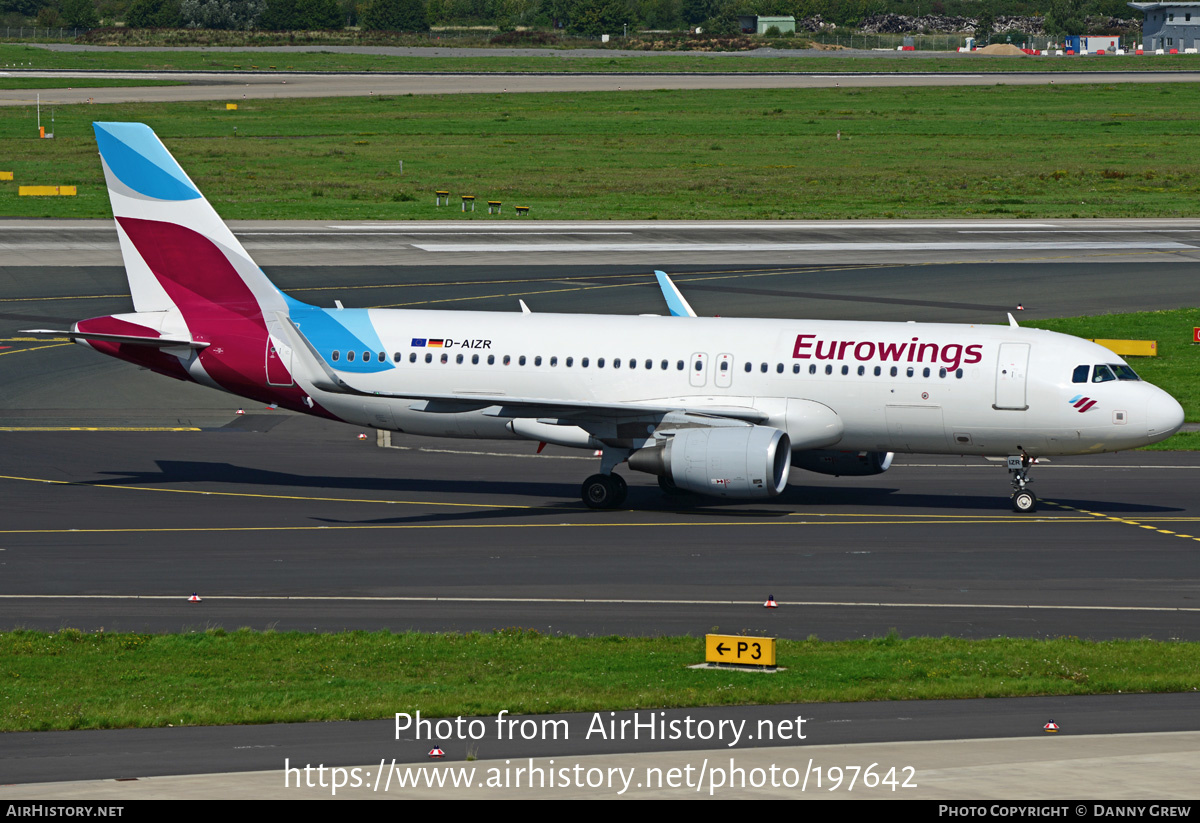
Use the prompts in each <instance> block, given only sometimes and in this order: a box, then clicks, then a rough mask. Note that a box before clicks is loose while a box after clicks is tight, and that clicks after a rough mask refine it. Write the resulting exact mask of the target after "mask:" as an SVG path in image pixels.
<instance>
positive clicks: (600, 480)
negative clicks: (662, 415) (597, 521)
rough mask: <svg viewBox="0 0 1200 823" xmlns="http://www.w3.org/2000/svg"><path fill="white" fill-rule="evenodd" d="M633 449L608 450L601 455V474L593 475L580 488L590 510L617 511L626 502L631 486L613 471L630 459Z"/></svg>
mask: <svg viewBox="0 0 1200 823" xmlns="http://www.w3.org/2000/svg"><path fill="white" fill-rule="evenodd" d="M631 453H632V450H631V449H620V448H606V449H604V451H603V452H602V453H601V455H600V474H593V475H592V476H591V477H589V478H588V479H587V480H584V481H583V485H582V486H580V487H579V495H580V497H582V498H583V504H584V505H585V506H587V507H588V508H589V509H615V508H617V507H619V506H620V505H621V504H622V503H624V502H625V495H626V494H628V493H629V486H628V484H626V483H625V478H624V477H621V475H619V474H617V473H616V472H614V471H613V469H615V468H616V467H617V466H618V465H620V464H621V463H624V462H625V461H626V460H628V459H629V455H630V454H631Z"/></svg>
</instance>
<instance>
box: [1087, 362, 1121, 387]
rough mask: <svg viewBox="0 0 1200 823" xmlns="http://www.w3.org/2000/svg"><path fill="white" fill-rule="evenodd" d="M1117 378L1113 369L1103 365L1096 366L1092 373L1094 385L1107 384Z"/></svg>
mask: <svg viewBox="0 0 1200 823" xmlns="http://www.w3.org/2000/svg"><path fill="white" fill-rule="evenodd" d="M1116 379H1117V376H1116V375H1115V374H1113V373H1112V369H1110V368H1109V367H1108V366H1106V365H1104V364H1103V363H1098V364H1097V365H1096V370H1095V371H1094V372H1092V382H1093V383H1107V382H1108V381H1109V380H1116Z"/></svg>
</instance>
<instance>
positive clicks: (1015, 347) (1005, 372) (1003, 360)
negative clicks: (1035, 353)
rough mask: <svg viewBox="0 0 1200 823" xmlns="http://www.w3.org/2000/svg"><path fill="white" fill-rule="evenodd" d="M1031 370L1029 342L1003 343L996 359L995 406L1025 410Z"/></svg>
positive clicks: (1027, 405) (1027, 406)
mask: <svg viewBox="0 0 1200 823" xmlns="http://www.w3.org/2000/svg"><path fill="white" fill-rule="evenodd" d="M1028 370H1029V344H1028V343H1001V344H1000V357H999V359H997V361H996V403H995V405H994V406H993V408H997V409H1013V410H1015V411H1025V409H1027V408H1029V404H1028V403H1027V402H1026V401H1025V378H1026V376H1027V372H1028Z"/></svg>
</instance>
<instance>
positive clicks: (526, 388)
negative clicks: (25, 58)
mask: <svg viewBox="0 0 1200 823" xmlns="http://www.w3.org/2000/svg"><path fill="white" fill-rule="evenodd" d="M94 127H95V132H96V141H97V143H98V144H99V149H100V156H101V159H102V161H103V165H104V175H105V178H106V180H107V182H108V192H109V197H110V199H111V202H112V210H113V216H114V217H115V218H116V223H117V234H118V236H119V238H120V244H121V252H122V255H123V257H124V261H125V270H126V273H127V275H128V277H129V289H130V292H131V294H132V296H133V305H134V311H133V312H131V313H128V314H119V315H112V316H108V317H96V318H92V319H90V320H81V321H79V322H78V323H75V324H74V325H73V326H72V328H71V330H70V331H69V332H68V331H53V330H44V329H43V330H37V333H42V334H53V335H69V336H70V337H71V338H72V339H73V340H74V341H76V342H78V343H81V344H83V345H86V346H89V347H91V348H93V349H95V350H96V351H98V352H102V353H104V354H108V355H111V356H113V357H117V358H120V359H122V360H127V361H129V362H131V363H134V364H136V365H138V366H143V367H146V368H149V369H151V370H153V371H155V372H158V373H159V374H164V375H167V376H168V377H174V378H177V379H179V380H190V381H193V382H196V383H200V384H202V385H205V386H211V387H213V388H216V389H222V390H224V391H227V392H230V393H232V394H235V395H239V396H241V397H246V398H250V399H253V400H257V401H259V402H263V403H275V404H278V405H279V406H282V407H284V408H287V409H291V410H293V411H297V412H304V413H307V414H314V415H318V416H321V417H327V418H330V419H333V420H342V421H345V422H347V423H353V424H356V425H360V426H372V427H375V428H377V429H390V430H392V431H398V432H410V433H413V434H422V435H435V436H441V437H465V438H525V439H527V440H530V441H537V442H544V443H554V444H557V445H561V446H570V447H576V448H585V449H598V450H600V451H601V455H602V456H601V458H600V471H599V473H597V474H594V475H592V476H591V477H589V478H587V479H586V480H585V481H584V482H583V486H582V490H581V491H582V496H583V501H584V503H586V504H587V505H588V506H590V507H592V508H597V509H602V508H614V507H617V506H620V505H621V503H622V502H623V500H624V498H625V492H626V484H625V481H624V480H623V479H622V478H621V476H620V475H618V474H616V473H615V472H614V469H615V468H616V467H617V466H619V465H621V464H622V463H626V462H628V465H629V468H631V469H633V470H635V471H642V472H649V473H650V474H654V475H657V476H658V481H659V485H660V486H662V488H663V490H664V491H666V492H668V493H687V492H692V493H698V494H704V495H715V496H717V497H728V498H768V497H771V496H774V495H777V494H779V493H780V492H782V491H783V489H784V487H785V486H786V484H787V480H788V472H789V467H791V466H795V467H798V468H802V469H807V470H809V471H815V472H820V473H822V474H831V475H870V474H878V473H880V472H883V471H886V470H887V469H888V467H889V465H890V464H891V462H892V455H893V453H895V452H923V453H941V454H975V455H982V456H990V457H1000V458H1007V459H1008V467H1009V471H1010V472H1011V473H1012V486H1013V494H1012V505H1013V508H1014V509H1015V510H1017V511H1021V512H1031V511H1034V510H1035V508H1036V506H1037V498H1036V497H1035V496H1034V495H1033V493H1032V492H1031V491H1030V490H1029V489H1028V488H1027V483H1028V482H1029V477H1028V471H1029V468H1030V465H1031V463H1032V461H1033V460H1034V459H1036V458H1037V457H1039V456H1042V455H1065V454H1085V453H1093V452H1106V451H1115V450H1118V449H1130V448H1135V447H1137V446H1144V445H1147V444H1149V443H1155V442H1157V441H1159V440H1163V439H1165V438H1166V437H1169V436H1170V435H1172V434H1174V433H1175V432H1176V431H1178V429H1179V427H1180V426H1181V425H1182V424H1183V409H1182V408H1181V407H1180V405H1179V403H1177V402H1176V401H1175V400H1174V399H1173V398H1172V397H1171V396H1170V395H1168V394H1167V393H1166V392H1164V391H1162V390H1161V389H1158V388H1156V387H1155V386H1152V385H1150V384H1149V383H1146V382H1144V381H1142V380H1140V379H1139V378H1138V376H1137V375H1136V374H1135V373H1134V371H1133V369H1131V368H1130V367H1129V366H1128V365H1127V364H1126V363H1125V362H1124V361H1122V360H1121V358H1119V357H1117V356H1116V355H1114V354H1113V353H1112V352H1111V351H1109V350H1108V349H1105V348H1102V347H1101V346H1098V345H1096V344H1094V343H1090V342H1088V341H1085V340H1080V339H1078V338H1075V337H1070V336H1067V335H1062V334H1056V333H1053V332H1048V331H1040V330H1036V329H1023V328H1018V327H1017V324H1016V322H1015V321H1013V320H1012V318H1011V315H1010V317H1009V325H1007V326H987V325H983V326H975V325H950V324H933V323H919V324H918V323H867V322H834V321H818V320H763V319H731V318H726V317H722V318H701V317H696V316H694V313H693V312H692V311H691V309H690V307H689V306H688V305H687V303H686V301H685V300H684V299H683V297H682V296H681V295H680V294H679V292H678V290H676V289H675V287H674V285H673V284H671V283H670V281H669V280H668V279H667V278H666V275H663V274H661V273H659V279H660V283H661V284H662V285H663V290H664V294H665V295H666V297H667V302H668V306H669V307H670V308H671V313H672V316H666V317H660V316H640V317H613V316H600V315H563V314H538V313H529V312H528V310H524V311H522V312H520V313H518V312H515V311H514V312H513V313H511V314H508V313H498V312H469V311H408V310H394V309H342V308H340V307H339V308H335V309H325V308H319V307H317V306H311V305H308V304H305V303H301V302H299V301H298V300H295V299H293V298H291V297H288V296H287V295H286V294H284V293H283V292H281V291H280V290H279V289H277V288H276V287H275V286H274V285H273V284H272V283H271V282H270V281H269V280H268V279H267V277H266V275H264V274H263V272H262V270H261V269H259V268H258V266H257V265H255V263H254V261H252V260H251V259H250V257H249V255H248V254H246V251H245V249H243V248H242V244H241V243H240V242H238V240H237V238H235V237H234V236H233V233H232V232H230V231H229V229H228V228H227V227H226V226H225V224H224V223H223V222H222V221H221V219H220V218H219V217H218V216H217V214H216V212H215V211H214V210H213V208H212V207H211V206H210V205H209V203H208V201H207V200H205V198H204V197H203V196H202V195H201V194H200V191H199V190H198V189H197V187H196V185H195V184H194V183H192V181H191V179H190V178H189V177H188V176H187V175H186V174H185V173H184V171H183V170H182V169H181V168H180V167H179V165H178V163H176V162H175V160H174V158H173V157H172V156H171V154H170V153H169V152H168V151H167V149H166V148H165V147H164V146H163V144H162V142H161V141H159V139H158V137H157V136H156V135H155V134H154V132H153V131H151V130H150V128H149V127H147V126H145V125H143V124H140V123H96V124H94ZM522 309H524V305H523V304H522Z"/></svg>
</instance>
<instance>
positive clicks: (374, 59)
mask: <svg viewBox="0 0 1200 823" xmlns="http://www.w3.org/2000/svg"><path fill="white" fill-rule="evenodd" d="M423 44H424V45H427V46H429V47H430V48H429V52H430V53H429V55H428V56H417V57H391V56H387V55H377V54H343V53H338V52H333V51H315V52H269V51H260V52H255V51H244V52H219V51H217V52H212V51H208V52H200V51H183V50H180V49H170V48H153V47H150V48H144V49H139V50H138V51H132V52H118V51H105V52H60V51H49V50H47V49H41V48H37V47H34V46H21V45H13V44H0V67H3V66H6V65H13V64H19V65H21V67H23V68H36V69H92V70H99V69H104V70H110V71H137V70H146V71H166V70H173V71H205V70H219V71H233V70H241V71H251V70H261V71H270V70H272V69H274V70H276V71H367V72H378V71H395V72H424V71H437V72H464V73H465V72H472V73H474V72H538V73H546V72H551V73H565V72H618V73H657V72H702V73H703V72H738V73H741V72H749V73H762V72H819V73H828V72H837V73H844V72H863V73H877V72H888V73H912V72H932V73H936V74H958V73H963V72H970V73H972V74H975V73H979V72H987V73H993V72H1010V71H1023V72H1024V71H1037V72H1079V71H1088V72H1090V71H1168V72H1169V71H1196V70H1197V69H1200V55H1194V54H1176V55H1169V56H1168V55H1161V56H1153V55H1142V56H1140V57H1139V56H1136V55H1125V56H1121V57H1116V56H1111V57H1086V58H1083V57H1080V58H1057V57H1032V56H1025V57H996V56H984V55H964V56H957V55H948V56H946V57H925V56H921V57H916V56H912V57H901V56H881V55H872V56H861V57H860V56H848V55H838V56H813V57H779V56H772V57H762V56H758V57H751V56H749V55H745V56H743V55H720V56H716V57H714V56H706V55H704V54H700V53H695V52H690V53H689V52H672V53H661V52H647V53H646V54H644V55H639V56H637V57H623V56H619V55H617V54H614V55H613V56H611V57H608V56H605V57H583V56H577V55H576V54H573V53H572V52H571V51H570V50H569V49H552V48H548V49H546V50H545V54H544V55H537V56H520V57H513V56H504V55H497V56H495V57H491V56H487V57H475V56H472V57H454V56H448V55H447V54H446V52H447V51H448V50H449V49H452V48H453V44H450V45H449V46H447V45H446V44H442V43H439V42H437V41H435V40H429V41H423ZM764 45H766V44H764ZM773 45H776V47H781V46H780V45H779V44H773ZM435 48H437V49H438V52H439V53H438V54H436V55H435V54H434V53H433V52H434V49H435Z"/></svg>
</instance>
